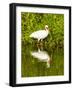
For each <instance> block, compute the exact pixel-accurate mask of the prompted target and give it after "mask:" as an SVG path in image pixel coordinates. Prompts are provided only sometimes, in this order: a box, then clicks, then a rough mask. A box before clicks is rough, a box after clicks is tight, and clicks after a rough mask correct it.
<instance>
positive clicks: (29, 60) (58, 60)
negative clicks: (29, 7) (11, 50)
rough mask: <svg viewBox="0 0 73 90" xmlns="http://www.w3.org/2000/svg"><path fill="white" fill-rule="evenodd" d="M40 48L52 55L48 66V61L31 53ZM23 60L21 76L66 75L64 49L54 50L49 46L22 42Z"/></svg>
mask: <svg viewBox="0 0 73 90" xmlns="http://www.w3.org/2000/svg"><path fill="white" fill-rule="evenodd" d="M38 48H39V49H40V50H41V51H42V52H43V51H45V52H46V53H47V54H48V55H49V56H50V57H51V61H50V66H49V67H47V62H46V61H45V62H43V61H42V60H41V61H40V60H39V59H37V58H35V57H34V56H32V55H31V52H33V51H36V52H38ZM21 57H22V61H21V76H22V77H38V76H59V75H64V50H63V48H56V49H54V50H52V49H49V47H45V46H42V49H41V47H38V46H37V45H30V44H27V45H26V44H24V43H22V54H21Z"/></svg>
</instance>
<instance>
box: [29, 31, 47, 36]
mask: <svg viewBox="0 0 73 90" xmlns="http://www.w3.org/2000/svg"><path fill="white" fill-rule="evenodd" d="M44 34H46V31H45V30H39V31H36V32H33V33H32V34H31V35H30V37H34V38H38V37H39V38H40V37H41V36H43V35H44Z"/></svg>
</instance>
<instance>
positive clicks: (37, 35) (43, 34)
mask: <svg viewBox="0 0 73 90" xmlns="http://www.w3.org/2000/svg"><path fill="white" fill-rule="evenodd" d="M49 33H50V31H49V28H48V25H45V29H44V30H38V31H35V32H33V33H32V34H31V35H30V36H29V37H31V38H34V39H37V40H38V42H39V41H40V40H41V41H42V40H43V39H45V38H46V37H47V36H48V34H49Z"/></svg>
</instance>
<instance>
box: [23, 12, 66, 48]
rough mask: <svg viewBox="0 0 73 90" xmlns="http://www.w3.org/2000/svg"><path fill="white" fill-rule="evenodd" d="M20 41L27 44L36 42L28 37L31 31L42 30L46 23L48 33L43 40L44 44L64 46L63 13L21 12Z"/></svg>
mask: <svg viewBox="0 0 73 90" xmlns="http://www.w3.org/2000/svg"><path fill="white" fill-rule="evenodd" d="M21 20H22V22H21V26H22V41H23V42H26V43H27V44H29V43H30V44H32V43H36V40H33V39H31V38H30V37H29V35H30V34H31V33H33V32H34V31H38V30H41V29H42V30H43V29H44V27H45V25H46V24H47V25H48V26H49V29H50V34H49V35H48V37H47V38H46V39H45V40H44V42H43V43H44V45H46V46H49V47H53V48H55V47H63V46H64V15H63V14H43V13H24V12H22V13H21Z"/></svg>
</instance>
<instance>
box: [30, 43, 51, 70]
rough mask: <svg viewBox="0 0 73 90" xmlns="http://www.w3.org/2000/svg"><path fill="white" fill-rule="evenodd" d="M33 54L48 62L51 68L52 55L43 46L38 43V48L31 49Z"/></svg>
mask: <svg viewBox="0 0 73 90" xmlns="http://www.w3.org/2000/svg"><path fill="white" fill-rule="evenodd" d="M31 55H32V56H33V57H34V58H37V59H38V60H39V61H41V62H46V65H47V68H50V63H51V61H52V55H51V56H50V55H49V54H48V53H47V52H46V51H45V50H43V46H39V45H38V50H37V51H31Z"/></svg>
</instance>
